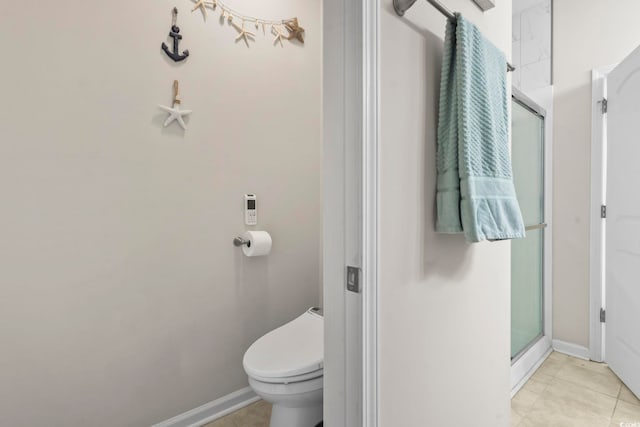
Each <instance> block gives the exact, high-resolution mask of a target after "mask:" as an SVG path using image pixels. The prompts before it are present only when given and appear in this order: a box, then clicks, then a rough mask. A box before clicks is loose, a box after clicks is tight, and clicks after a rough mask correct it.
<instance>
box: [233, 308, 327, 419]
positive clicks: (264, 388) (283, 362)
mask: <svg viewBox="0 0 640 427" xmlns="http://www.w3.org/2000/svg"><path fill="white" fill-rule="evenodd" d="M242 364H243V366H244V370H245V372H246V373H247V376H248V377H249V385H250V386H251V388H252V389H253V391H255V392H256V394H257V395H258V396H260V397H261V398H262V399H264V400H266V401H267V402H269V403H271V404H272V405H273V406H272V410H271V423H270V427H315V426H316V425H318V424H319V423H320V422H321V421H322V389H323V367H324V319H323V317H322V312H321V310H320V309H317V308H311V309H309V310H307V311H306V312H305V313H304V314H302V315H301V316H299V317H298V318H296V319H294V320H292V321H291V322H289V323H287V324H285V325H283V326H281V327H279V328H277V329H274V330H273V331H271V332H269V333H267V334H266V335H264V336H263V337H261V338H259V339H258V340H257V341H256V342H254V343H253V344H252V345H251V347H249V349H248V350H247V351H246V353H245V354H244V359H243V361H242Z"/></svg>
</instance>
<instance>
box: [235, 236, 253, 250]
mask: <svg viewBox="0 0 640 427" xmlns="http://www.w3.org/2000/svg"><path fill="white" fill-rule="evenodd" d="M233 246H235V247H237V248H239V247H241V246H246V247H248V248H249V247H251V242H250V241H249V240H245V239H243V238H242V237H236V238H235V239H233Z"/></svg>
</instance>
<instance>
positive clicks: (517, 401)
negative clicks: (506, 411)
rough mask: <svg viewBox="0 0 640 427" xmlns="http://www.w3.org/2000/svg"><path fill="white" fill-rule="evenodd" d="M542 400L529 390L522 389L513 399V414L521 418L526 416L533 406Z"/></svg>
mask: <svg viewBox="0 0 640 427" xmlns="http://www.w3.org/2000/svg"><path fill="white" fill-rule="evenodd" d="M539 398H540V395H539V394H538V393H533V392H531V391H529V390H525V389H524V388H523V389H521V390H520V391H519V392H518V394H516V395H515V396H514V397H513V399H511V412H512V413H513V412H515V413H516V414H518V415H519V416H521V417H524V416H526V415H527V414H528V413H529V411H530V410H531V408H532V407H533V404H534V403H536V401H537V400H538V399H539Z"/></svg>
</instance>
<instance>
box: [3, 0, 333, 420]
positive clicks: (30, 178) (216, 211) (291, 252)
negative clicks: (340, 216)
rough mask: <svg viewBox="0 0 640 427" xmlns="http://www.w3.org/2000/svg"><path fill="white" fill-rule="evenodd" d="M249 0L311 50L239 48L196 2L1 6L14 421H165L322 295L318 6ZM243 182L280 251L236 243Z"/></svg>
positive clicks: (216, 391)
mask: <svg viewBox="0 0 640 427" xmlns="http://www.w3.org/2000/svg"><path fill="white" fill-rule="evenodd" d="M236 3H237V2H236ZM174 5H176V6H178V7H179V9H180V17H179V21H178V24H179V25H180V27H181V29H182V34H183V35H184V40H183V45H182V46H183V48H185V49H187V48H188V49H189V50H190V51H191V57H190V58H189V59H188V61H187V63H185V64H181V65H174V64H173V63H170V62H169V61H167V60H166V59H165V57H164V56H163V54H161V51H160V43H161V42H162V41H163V40H165V39H166V36H167V33H168V31H169V28H170V24H171V14H170V10H171V8H172V7H173V6H174ZM235 6H236V8H237V9H241V10H242V11H246V12H247V13H249V14H256V15H260V16H265V17H289V16H292V15H297V16H298V17H299V18H300V23H301V25H302V26H303V27H305V28H306V30H307V33H306V36H307V42H306V44H305V46H304V47H300V46H296V45H289V44H287V45H285V47H284V48H280V47H279V46H277V47H274V46H273V44H272V40H273V37H272V36H271V35H270V34H268V33H267V35H266V36H262V35H261V34H260V35H258V37H257V41H256V43H252V44H251V47H250V48H247V47H246V46H244V45H243V44H242V43H234V38H235V37H236V31H235V30H234V29H233V28H229V27H228V26H227V25H226V24H225V25H224V26H222V25H221V24H220V22H219V20H218V14H217V13H216V14H213V13H212V12H211V11H210V15H209V20H208V21H207V22H206V23H205V22H203V19H202V16H201V14H200V13H199V12H195V13H190V10H191V8H192V7H193V4H192V3H191V2H189V1H178V2H175V1H172V2H170V1H166V0H153V1H152V0H143V1H134V2H131V1H124V0H115V1H108V2H91V1H90V2H77V1H70V0H61V1H57V2H44V3H38V4H36V3H33V2H14V3H11V4H9V3H7V4H5V5H3V11H2V16H3V19H2V22H3V25H1V26H0V38H2V39H3V40H5V41H7V42H8V43H10V44H11V45H10V49H9V50H10V52H5V54H6V55H7V56H5V61H4V62H3V70H2V81H3V86H2V94H3V97H4V101H3V102H2V103H1V104H0V132H1V135H0V194H1V195H2V209H1V210H0V224H2V238H1V239H0V259H2V266H1V268H0V341H1V343H2V351H0V425H2V426H13V427H19V426H35V425H53V426H65V427H74V426H88V425H92V426H110V427H116V426H138V427H139V426H143V425H149V424H152V423H154V422H158V421H161V420H164V419H167V418H169V417H172V416H174V415H177V414H179V413H181V412H183V411H186V410H189V409H192V408H194V407H196V406H199V405H201V404H203V403H206V402H208V401H211V400H213V399H216V398H219V397H221V396H223V395H226V394H228V393H230V392H233V391H235V390H238V389H240V388H242V387H245V386H247V381H246V376H245V374H244V371H243V369H242V355H243V353H244V351H245V350H246V348H247V347H248V346H249V345H250V344H251V343H252V342H253V341H254V340H255V339H256V338H257V337H259V336H260V335H262V334H263V333H265V332H267V331H269V330H271V329H273V328H274V327H276V326H278V325H280V324H282V323H284V322H286V321H288V320H291V319H292V318H294V317H296V316H298V315H299V314H300V313H302V312H303V311H304V310H305V309H306V308H308V307H310V306H312V305H317V304H318V303H319V301H320V298H319V297H320V296H319V288H320V269H319V266H320V244H319V241H320V225H321V194H320V190H321V2H320V0H304V1H300V0H276V1H272V2H269V3H268V4H267V3H265V2H263V1H259V0H247V1H243V2H241V3H238V4H236V5H235ZM174 79H179V80H180V83H181V95H182V99H183V101H184V108H190V109H193V110H194V113H193V115H192V116H191V119H190V122H189V129H188V130H187V131H186V132H184V133H183V132H182V131H181V130H180V129H179V128H178V127H176V126H175V125H173V126H171V127H169V128H166V129H163V128H162V122H163V121H164V119H165V117H166V116H165V115H164V114H163V113H162V112H161V111H160V110H159V109H158V108H157V105H158V104H167V103H169V102H170V101H171V96H172V93H171V85H172V82H173V80H174ZM247 192H255V193H257V194H258V196H259V201H258V202H259V208H260V210H259V220H260V228H263V229H266V230H268V231H269V232H270V233H271V234H272V236H273V240H274V249H273V253H272V254H271V256H269V257H268V258H262V259H247V258H245V257H243V256H241V255H240V252H239V250H237V249H235V248H234V247H233V246H232V245H231V240H232V238H233V237H234V236H236V235H237V234H239V233H241V232H243V231H244V230H245V226H244V222H243V211H242V197H243V194H244V193H247Z"/></svg>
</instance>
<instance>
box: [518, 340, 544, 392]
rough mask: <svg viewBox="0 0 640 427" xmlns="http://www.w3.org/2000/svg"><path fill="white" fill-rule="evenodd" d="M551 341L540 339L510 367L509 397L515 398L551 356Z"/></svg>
mask: <svg viewBox="0 0 640 427" xmlns="http://www.w3.org/2000/svg"><path fill="white" fill-rule="evenodd" d="M551 352H552V349H551V340H550V339H549V338H547V337H542V338H540V339H539V340H538V342H537V343H535V344H534V345H533V346H532V347H531V348H530V349H529V350H528V351H527V352H526V353H525V354H524V355H522V357H520V359H518V360H517V361H516V362H515V363H514V364H513V365H511V397H513V396H515V395H516V393H517V392H518V391H520V389H521V388H522V386H524V385H525V384H526V383H527V381H529V378H531V376H532V375H533V374H534V373H535V372H536V371H537V370H538V368H539V367H540V365H542V363H543V362H544V361H545V360H546V358H547V357H549V355H550V354H551Z"/></svg>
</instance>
